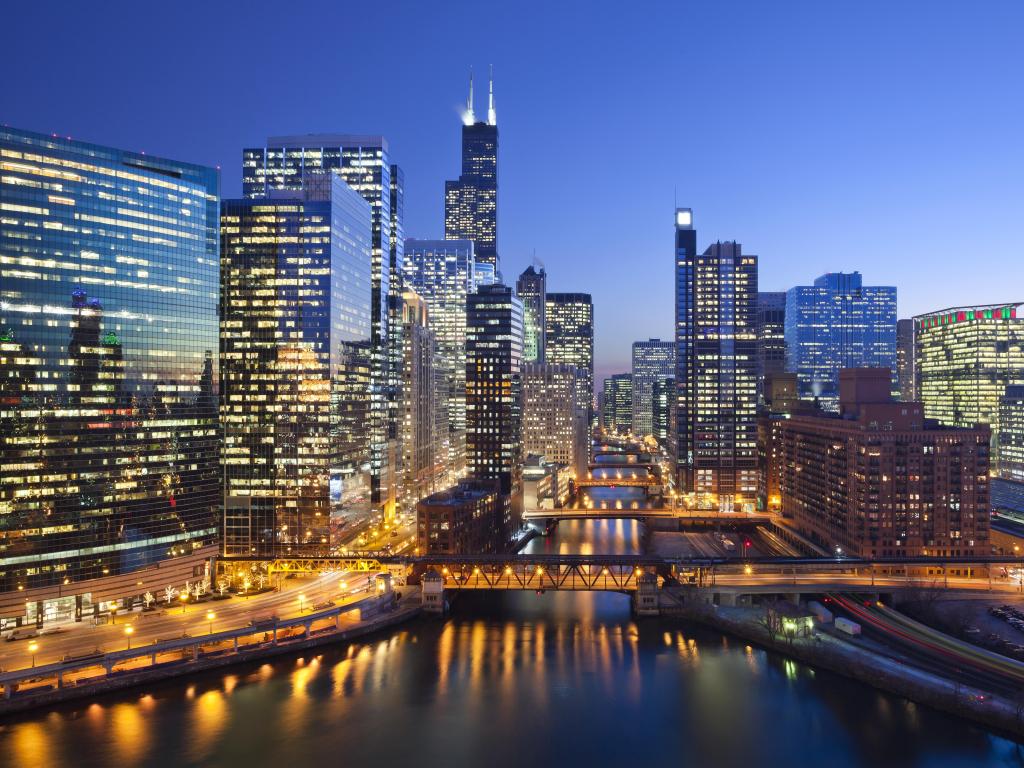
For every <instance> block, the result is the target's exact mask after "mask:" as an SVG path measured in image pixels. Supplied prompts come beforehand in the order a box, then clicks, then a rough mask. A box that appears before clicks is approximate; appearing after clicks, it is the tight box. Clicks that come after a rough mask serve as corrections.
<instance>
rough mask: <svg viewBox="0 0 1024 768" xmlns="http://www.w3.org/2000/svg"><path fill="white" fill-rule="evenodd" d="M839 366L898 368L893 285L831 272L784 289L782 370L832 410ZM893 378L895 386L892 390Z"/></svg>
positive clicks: (807, 395)
mask: <svg viewBox="0 0 1024 768" xmlns="http://www.w3.org/2000/svg"><path fill="white" fill-rule="evenodd" d="M843 368H888V369H889V370H891V371H895V370H896V289H895V288H894V287H891V286H870V285H864V284H863V281H862V279H861V275H860V273H859V272H853V273H849V274H846V273H842V272H831V273H828V274H825V275H822V276H821V277H819V278H818V279H817V280H815V281H814V285H800V286H797V287H795V288H790V289H789V291H787V293H786V369H787V370H789V371H793V372H795V373H796V374H797V376H798V378H799V382H800V397H801V398H803V399H817V400H818V402H819V403H820V405H821V407H822V408H825V409H826V410H831V411H835V410H837V408H838V402H839V400H838V398H839V390H838V385H839V371H840V370H841V369H843ZM896 386H897V385H896V381H895V379H894V381H893V389H894V390H895V389H896Z"/></svg>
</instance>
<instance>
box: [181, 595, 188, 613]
mask: <svg viewBox="0 0 1024 768" xmlns="http://www.w3.org/2000/svg"><path fill="white" fill-rule="evenodd" d="M179 597H180V599H181V615H182V616H184V615H185V603H187V602H188V595H187V594H185V593H184V592H182V593H181V595H180V596H179Z"/></svg>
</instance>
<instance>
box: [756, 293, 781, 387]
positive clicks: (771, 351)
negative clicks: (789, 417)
mask: <svg viewBox="0 0 1024 768" xmlns="http://www.w3.org/2000/svg"><path fill="white" fill-rule="evenodd" d="M785 370H786V292H785V291H768V292H766V291H759V292H758V294H757V386H758V392H759V393H760V402H761V403H762V404H763V403H764V401H765V397H764V386H765V378H766V377H767V376H771V375H772V374H775V373H782V372H783V371H785Z"/></svg>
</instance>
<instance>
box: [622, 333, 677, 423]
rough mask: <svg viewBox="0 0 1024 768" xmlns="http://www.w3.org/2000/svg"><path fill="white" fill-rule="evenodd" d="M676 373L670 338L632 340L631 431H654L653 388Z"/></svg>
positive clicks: (674, 356) (672, 344)
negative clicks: (664, 339)
mask: <svg viewBox="0 0 1024 768" xmlns="http://www.w3.org/2000/svg"><path fill="white" fill-rule="evenodd" d="M675 373H676V348H675V343H674V342H671V341H661V339H648V340H647V341H634V342H633V403H632V409H633V415H632V418H631V425H632V430H633V434H635V435H637V436H639V437H646V436H647V435H653V434H654V387H655V384H656V383H657V382H659V381H664V380H665V379H671V378H673V377H674V376H675Z"/></svg>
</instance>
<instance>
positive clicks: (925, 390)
mask: <svg viewBox="0 0 1024 768" xmlns="http://www.w3.org/2000/svg"><path fill="white" fill-rule="evenodd" d="M1019 308H1020V304H1017V303H1014V304H998V305H990V306H980V307H955V308H953V309H944V310H942V311H941V312H933V313H930V314H927V315H919V316H917V317H915V318H914V325H915V339H916V340H915V344H914V363H915V367H916V369H917V397H918V398H919V399H920V401H921V402H922V403H923V404H924V414H925V416H927V417H928V418H929V419H936V420H938V421H939V422H940V423H942V424H947V425H949V426H956V427H970V426H974V425H975V424H978V423H983V424H988V425H989V426H990V427H991V428H992V436H993V444H992V447H993V449H994V451H995V454H996V455H995V456H994V461H993V464H994V465H995V466H998V465H999V456H998V450H999V430H1000V424H999V401H1000V398H1002V397H1003V396H1004V395H1005V394H1006V388H1007V387H1009V386H1014V385H1018V384H1024V318H1020V317H1018V316H1017V315H1018V309H1019Z"/></svg>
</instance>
